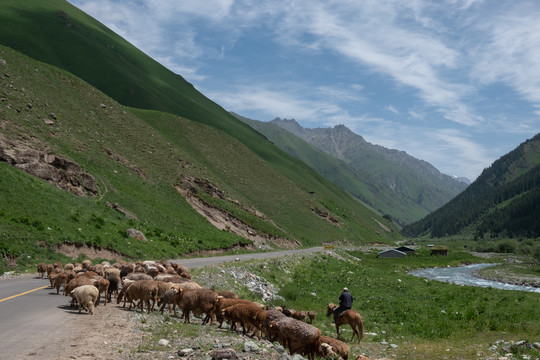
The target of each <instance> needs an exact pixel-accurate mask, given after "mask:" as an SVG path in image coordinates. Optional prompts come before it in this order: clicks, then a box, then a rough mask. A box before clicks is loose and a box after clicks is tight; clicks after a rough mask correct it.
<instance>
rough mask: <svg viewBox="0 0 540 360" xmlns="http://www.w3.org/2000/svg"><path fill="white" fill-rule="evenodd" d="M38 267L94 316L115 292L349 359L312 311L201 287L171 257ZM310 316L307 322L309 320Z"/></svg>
mask: <svg viewBox="0 0 540 360" xmlns="http://www.w3.org/2000/svg"><path fill="white" fill-rule="evenodd" d="M37 271H38V273H39V275H40V277H43V276H45V274H47V277H48V279H49V281H50V284H51V288H56V292H57V294H59V293H60V288H61V287H63V291H64V292H63V293H64V295H66V296H71V297H72V306H74V305H75V303H77V304H78V308H79V312H81V311H82V310H83V309H84V310H86V311H88V312H89V313H90V314H93V313H94V307H95V306H96V305H98V304H99V302H100V298H101V295H102V294H103V297H104V305H107V302H108V301H109V302H110V301H111V299H112V297H113V296H114V297H115V298H116V301H117V304H120V303H121V302H122V301H123V302H124V303H123V307H125V306H126V304H127V303H129V310H131V308H132V307H134V306H137V307H139V308H140V309H141V311H144V306H145V305H146V309H147V311H148V312H149V313H150V312H151V311H153V310H154V309H155V305H156V304H157V306H158V308H159V311H161V313H163V311H164V309H165V306H168V310H169V313H171V312H174V314H175V316H176V307H178V308H179V309H180V310H181V311H182V316H183V318H184V319H185V322H187V323H189V322H190V314H191V313H193V314H194V315H195V316H199V317H201V318H202V319H203V321H202V323H203V324H206V323H209V324H210V325H212V324H213V323H214V322H217V323H218V324H219V325H218V326H219V327H220V328H221V327H222V325H223V322H224V321H227V322H228V323H229V324H230V326H231V331H242V332H243V333H244V334H249V335H250V336H254V337H257V338H258V339H261V338H262V337H263V336H264V337H265V338H267V339H268V340H270V341H272V342H274V341H278V342H279V343H280V344H282V345H283V346H284V347H285V348H287V349H289V351H290V353H291V355H292V354H295V353H299V354H302V355H304V356H307V357H308V358H310V359H313V358H314V357H315V356H319V357H324V358H330V359H338V358H342V359H345V360H346V359H348V356H349V352H350V347H349V346H348V345H347V344H345V343H344V342H342V341H340V340H338V339H335V338H332V337H329V336H323V335H321V331H320V330H319V329H318V328H317V327H315V326H313V325H312V321H313V319H314V317H315V314H314V313H313V312H303V311H295V310H290V309H283V308H268V307H267V306H265V305H263V304H260V303H256V302H253V301H250V300H247V299H240V298H239V297H238V295H237V294H235V293H234V292H231V291H222V292H217V291H215V290H214V289H205V288H202V287H201V286H199V285H198V284H197V283H196V282H194V281H193V280H191V275H190V274H189V272H188V269H187V268H186V267H185V266H182V265H179V264H176V263H172V262H169V261H161V262H154V261H144V262H141V261H138V262H135V263H130V262H126V261H122V260H120V261H118V262H116V263H115V264H114V265H111V264H109V263H108V262H103V263H101V264H96V265H92V263H91V261H89V260H85V261H83V262H82V263H81V264H66V265H65V266H64V267H62V264H61V263H60V262H56V263H54V264H49V265H47V264H45V263H40V264H38V265H37ZM137 300H138V304H137V305H135V302H136V301H137ZM306 317H307V321H308V322H309V323H307V322H306V321H305V319H306ZM238 325H240V326H241V329H240V327H238ZM338 331H339V330H338ZM338 334H339V332H338ZM360 338H361V336H359V341H360Z"/></svg>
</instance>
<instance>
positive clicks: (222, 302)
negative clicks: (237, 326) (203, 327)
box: [203, 297, 255, 328]
mask: <svg viewBox="0 0 540 360" xmlns="http://www.w3.org/2000/svg"><path fill="white" fill-rule="evenodd" d="M236 304H246V305H254V304H255V303H254V302H253V301H251V300H247V299H227V298H224V297H220V298H218V299H217V301H216V304H215V306H214V313H215V314H216V317H217V322H218V323H219V326H218V328H221V326H222V325H223V320H224V318H223V315H222V314H221V310H223V309H225V308H227V307H229V306H232V305H236ZM209 320H210V319H209V318H207V319H205V320H204V321H203V323H206V322H208V321H209ZM231 325H232V324H231Z"/></svg>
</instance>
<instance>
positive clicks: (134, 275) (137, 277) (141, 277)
mask: <svg viewBox="0 0 540 360" xmlns="http://www.w3.org/2000/svg"><path fill="white" fill-rule="evenodd" d="M126 279H129V280H153V278H152V277H151V276H150V275H148V274H145V273H144V272H140V273H138V272H133V273H130V274H129V275H128V276H126Z"/></svg>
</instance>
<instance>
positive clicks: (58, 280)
mask: <svg viewBox="0 0 540 360" xmlns="http://www.w3.org/2000/svg"><path fill="white" fill-rule="evenodd" d="M67 278H68V274H66V273H65V272H62V273H58V274H57V275H56V277H55V278H54V287H55V288H56V294H57V295H58V294H60V287H61V286H63V287H64V288H65V287H66V283H67Z"/></svg>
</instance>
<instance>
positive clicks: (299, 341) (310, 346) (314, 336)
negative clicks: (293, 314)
mask: <svg viewBox="0 0 540 360" xmlns="http://www.w3.org/2000/svg"><path fill="white" fill-rule="evenodd" d="M269 327H270V329H273V328H276V329H277V331H278V333H279V335H278V340H279V342H280V343H281V344H282V345H283V346H284V347H286V348H288V349H289V352H290V353H291V355H293V354H295V353H299V354H303V355H307V356H308V358H309V359H313V358H314V356H315V352H316V350H317V341H318V339H319V337H320V336H321V331H320V330H319V329H317V328H316V327H315V326H313V325H309V324H306V323H305V322H303V321H300V320H296V319H293V318H289V317H285V318H283V319H281V320H278V321H275V322H271V323H270V325H269Z"/></svg>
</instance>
